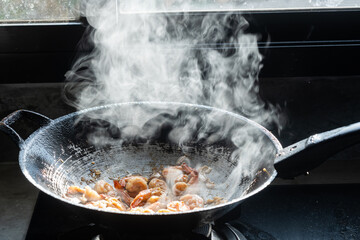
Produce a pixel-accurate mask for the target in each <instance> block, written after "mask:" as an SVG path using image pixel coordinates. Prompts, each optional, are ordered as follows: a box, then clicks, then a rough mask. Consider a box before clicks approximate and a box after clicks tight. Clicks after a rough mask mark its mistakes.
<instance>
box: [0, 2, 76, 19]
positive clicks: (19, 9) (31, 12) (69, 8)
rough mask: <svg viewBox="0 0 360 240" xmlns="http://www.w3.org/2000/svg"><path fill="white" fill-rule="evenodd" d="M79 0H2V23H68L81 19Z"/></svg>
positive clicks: (0, 6)
mask: <svg viewBox="0 0 360 240" xmlns="http://www.w3.org/2000/svg"><path fill="white" fill-rule="evenodd" d="M78 4H79V1H78V0H0V22H68V21H74V20H76V19H78V18H79V12H78V9H79V8H78Z"/></svg>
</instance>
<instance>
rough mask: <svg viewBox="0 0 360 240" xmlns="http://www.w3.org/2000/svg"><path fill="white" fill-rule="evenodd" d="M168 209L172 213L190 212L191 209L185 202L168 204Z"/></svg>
mask: <svg viewBox="0 0 360 240" xmlns="http://www.w3.org/2000/svg"><path fill="white" fill-rule="evenodd" d="M167 209H168V210H169V211H171V212H182V211H188V210H190V208H189V207H188V206H186V204H185V203H184V202H183V201H172V202H169V203H168V204H167Z"/></svg>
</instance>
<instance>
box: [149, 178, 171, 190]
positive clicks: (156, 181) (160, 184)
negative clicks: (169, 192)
mask: <svg viewBox="0 0 360 240" xmlns="http://www.w3.org/2000/svg"><path fill="white" fill-rule="evenodd" d="M157 187H159V188H161V189H162V190H164V191H165V190H166V188H167V185H166V182H165V181H163V180H161V179H158V178H153V179H151V181H150V182H149V188H157Z"/></svg>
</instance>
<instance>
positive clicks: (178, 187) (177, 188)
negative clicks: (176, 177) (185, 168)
mask: <svg viewBox="0 0 360 240" xmlns="http://www.w3.org/2000/svg"><path fill="white" fill-rule="evenodd" d="M187 187H188V184H187V183H184V182H177V183H175V184H174V186H173V189H172V190H173V193H174V195H175V196H179V195H181V194H182V193H183V192H184V191H185V190H186V189H187Z"/></svg>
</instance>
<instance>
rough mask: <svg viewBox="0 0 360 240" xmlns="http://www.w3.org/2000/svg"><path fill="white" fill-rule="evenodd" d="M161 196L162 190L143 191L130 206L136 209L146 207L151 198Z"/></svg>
mask: <svg viewBox="0 0 360 240" xmlns="http://www.w3.org/2000/svg"><path fill="white" fill-rule="evenodd" d="M161 194H163V191H162V190H161V188H150V189H146V190H143V191H141V192H140V193H139V194H138V195H137V196H136V197H135V198H134V200H133V201H132V202H131V204H130V207H131V208H135V207H138V206H144V205H145V203H146V202H147V200H148V199H149V198H150V197H151V196H160V195H161Z"/></svg>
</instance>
